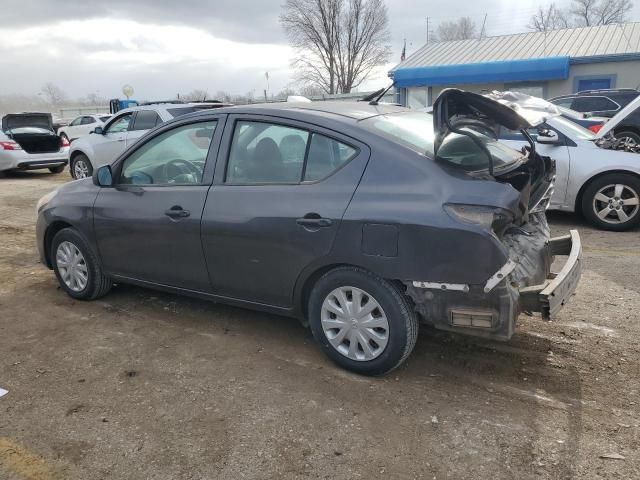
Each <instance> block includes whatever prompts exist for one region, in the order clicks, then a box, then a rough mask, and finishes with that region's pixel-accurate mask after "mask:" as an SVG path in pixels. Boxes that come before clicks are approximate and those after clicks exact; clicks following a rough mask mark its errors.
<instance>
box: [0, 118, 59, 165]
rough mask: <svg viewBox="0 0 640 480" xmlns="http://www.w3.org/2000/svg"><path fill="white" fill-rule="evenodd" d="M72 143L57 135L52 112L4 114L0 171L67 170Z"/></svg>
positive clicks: (1, 131)
mask: <svg viewBox="0 0 640 480" xmlns="http://www.w3.org/2000/svg"><path fill="white" fill-rule="evenodd" d="M68 158H69V142H67V141H66V140H65V139H63V138H60V137H59V136H58V135H56V133H55V131H54V129H53V120H52V118H51V114H50V113H37V112H25V113H11V114H8V115H5V116H3V117H2V128H1V129H0V171H10V170H37V169H45V168H46V169H49V171H50V172H51V173H60V172H62V171H63V170H64V166H65V165H66V164H67V159H68Z"/></svg>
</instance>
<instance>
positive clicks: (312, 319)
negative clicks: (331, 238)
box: [309, 267, 418, 375]
mask: <svg viewBox="0 0 640 480" xmlns="http://www.w3.org/2000/svg"><path fill="white" fill-rule="evenodd" d="M309 323H310V325H311V330H312V332H313V336H314V338H315V339H316V341H317V342H318V343H319V344H320V346H321V347H322V349H323V351H324V352H325V353H326V354H327V356H329V358H331V359H332V360H333V361H334V362H335V363H337V364H338V365H339V366H341V367H343V368H345V369H347V370H351V371H353V372H356V373H361V374H364V375H381V374H384V373H387V372H390V371H391V370H393V369H394V368H396V367H398V366H399V365H400V364H401V363H402V362H404V361H405V359H406V358H407V357H408V356H409V354H410V353H411V351H412V350H413V347H414V346H415V344H416V340H417V338H418V319H417V317H416V314H415V312H414V310H413V308H412V306H411V304H410V302H409V300H408V299H407V297H406V296H405V295H404V294H403V293H402V292H401V291H400V290H399V289H398V288H396V287H395V286H394V285H393V284H392V283H390V282H388V281H386V280H384V279H382V278H380V277H378V276H376V275H374V274H372V273H370V272H367V271H365V270H362V269H359V268H355V267H339V268H336V269H334V270H331V271H329V272H328V273H326V274H325V275H323V276H322V277H321V278H320V280H318V282H317V283H316V285H315V286H314V288H313V291H312V292H311V296H310V298H309Z"/></svg>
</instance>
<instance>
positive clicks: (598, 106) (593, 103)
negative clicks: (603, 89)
mask: <svg viewBox="0 0 640 480" xmlns="http://www.w3.org/2000/svg"><path fill="white" fill-rule="evenodd" d="M571 108H573V109H574V110H577V111H578V112H606V111H610V110H618V104H617V103H615V102H613V101H611V100H610V99H608V98H607V97H578V98H576V99H574V101H573V104H572V107H571Z"/></svg>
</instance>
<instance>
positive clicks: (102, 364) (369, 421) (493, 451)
mask: <svg viewBox="0 0 640 480" xmlns="http://www.w3.org/2000/svg"><path fill="white" fill-rule="evenodd" d="M68 178H69V177H68V173H67V172H65V173H63V174H61V175H50V174H48V173H46V174H45V173H32V172H30V173H24V174H13V175H10V176H7V177H6V178H0V212H2V216H1V217H0V388H4V389H6V390H8V391H9V393H8V394H7V395H5V396H4V397H2V398H0V478H2V479H11V480H13V479H43V480H48V479H63V478H64V479H88V478H91V479H102V478H117V479H217V478H220V479H242V478H247V479H289V478H291V479H293V478H327V479H357V478H367V479H371V478H392V479H414V478H427V479H441V478H453V479H463V478H469V479H480V478H493V479H529V478H544V479H565V478H588V479H596V478H606V479H611V478H620V479H630V478H640V462H639V460H640V454H639V453H638V451H639V446H640V415H639V413H640V394H639V390H640V375H639V374H640V369H639V366H640V361H639V360H640V347H639V345H638V334H639V333H640V326H639V325H638V320H639V318H640V315H639V313H638V310H639V306H640V282H639V281H638V276H639V274H640V248H639V247H640V235H638V233H639V232H638V231H637V230H636V231H633V232H627V233H610V232H600V231H596V230H593V229H591V228H590V227H588V226H586V225H585V224H584V222H583V221H582V220H580V219H578V218H577V217H574V216H572V215H559V214H551V215H550V222H551V225H552V229H553V231H554V233H555V234H561V233H564V232H566V231H567V230H568V229H569V228H576V227H577V228H579V229H580V233H581V235H582V238H583V243H584V253H585V260H584V272H583V276H582V282H581V284H580V287H579V289H578V292H577V295H576V296H575V297H574V298H573V300H572V302H571V303H570V304H569V305H568V306H567V307H566V308H565V309H564V310H563V311H562V312H561V313H560V315H559V317H558V318H557V319H556V320H555V321H553V322H550V323H546V322H542V321H541V320H540V319H539V318H535V317H534V318H529V317H526V316H522V317H521V319H520V324H519V330H518V332H517V334H516V335H515V336H514V337H513V339H512V341H510V342H509V343H496V342H489V341H484V340H479V339H474V338H465V337H462V336H457V335H451V334H446V333H442V332H435V331H433V330H430V329H427V328H423V329H422V330H421V332H420V338H419V340H418V344H417V346H416V349H415V350H414V352H413V354H412V355H411V357H410V358H409V360H408V361H407V362H406V364H405V365H404V366H403V367H401V368H400V369H398V370H397V371H395V372H393V373H392V374H391V375H389V376H387V377H384V378H374V379H371V378H365V377H360V376H356V375H353V374H350V373H347V372H345V371H343V370H340V369H338V368H337V367H335V366H334V365H333V364H331V363H330V362H329V361H328V360H327V359H326V358H325V357H324V356H323V355H322V353H321V352H320V350H319V348H318V347H317V346H316V345H315V344H314V342H313V339H312V337H311V334H310V332H309V331H307V330H306V329H304V328H303V327H301V326H300V325H299V323H298V322H297V321H295V320H292V319H288V318H282V317H277V316H273V315H268V314H263V313H256V312H251V311H246V310H241V309H236V308H231V307H226V306H220V305H215V304H211V303H206V302H203V301H197V300H193V299H187V298H182V297H177V296H173V295H166V294H162V293H157V292H153V291H148V290H143V289H139V288H134V287H127V286H119V287H117V288H115V289H114V290H113V291H112V293H111V294H109V295H108V296H107V297H105V298H103V299H101V300H99V301H95V302H91V303H85V302H77V301H74V300H72V299H71V298H69V297H68V296H67V295H65V294H64V292H63V291H62V290H60V289H59V288H57V285H56V281H55V279H54V276H53V273H52V272H50V271H48V270H47V269H46V268H44V267H43V266H42V265H40V264H39V263H38V258H37V252H36V248H35V245H34V231H35V227H34V222H35V212H34V206H35V202H36V200H37V198H38V197H39V196H41V195H42V194H44V193H46V192H47V191H48V190H50V189H52V188H53V187H54V186H56V185H58V184H60V183H62V182H64V181H67V180H68ZM611 455H613V456H620V458H602V457H603V456H611ZM622 457H624V458H622Z"/></svg>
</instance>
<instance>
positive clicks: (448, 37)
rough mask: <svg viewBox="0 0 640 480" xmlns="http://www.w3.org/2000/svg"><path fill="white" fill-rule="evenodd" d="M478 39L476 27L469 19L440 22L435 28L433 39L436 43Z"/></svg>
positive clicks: (461, 18) (462, 18)
mask: <svg viewBox="0 0 640 480" xmlns="http://www.w3.org/2000/svg"><path fill="white" fill-rule="evenodd" d="M477 37H478V26H477V25H476V23H475V22H474V21H473V20H471V18H469V17H460V18H459V19H458V20H453V21H448V22H442V23H441V24H440V25H438V28H436V33H435V36H434V38H433V40H434V41H436V42H450V41H452V40H467V39H469V38H477Z"/></svg>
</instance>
